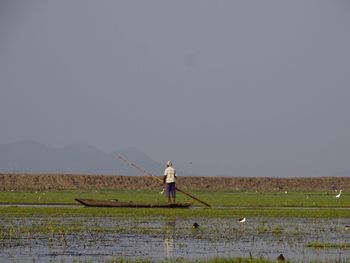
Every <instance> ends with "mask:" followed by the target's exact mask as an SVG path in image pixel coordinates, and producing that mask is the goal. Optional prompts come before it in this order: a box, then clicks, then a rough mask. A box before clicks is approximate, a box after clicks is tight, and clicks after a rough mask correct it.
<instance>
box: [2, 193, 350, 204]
mask: <svg viewBox="0 0 350 263" xmlns="http://www.w3.org/2000/svg"><path fill="white" fill-rule="evenodd" d="M191 194H192V195H194V196H195V197H197V198H199V199H200V200H203V201H205V202H207V203H209V204H210V205H212V206H216V207H222V206H233V207H322V208H326V207H329V208H340V207H342V208H346V207H349V208H350V194H348V193H346V192H345V193H344V192H343V193H342V196H341V197H340V198H335V195H336V193H329V192H267V193H258V192H203V191H201V192H191ZM75 198H87V199H101V200H110V199H118V200H123V201H133V202H145V203H147V202H148V203H164V202H165V200H166V198H165V196H164V195H161V194H159V192H157V191H152V190H114V191H113V190H84V191H79V190H69V191H3V192H0V203H6V202H9V203H11V202H15V203H22V202H24V203H26V202H30V203H65V204H76V201H75V200H74V199H75ZM177 201H178V202H191V203H193V204H194V205H198V206H200V205H201V204H200V203H198V202H197V201H195V200H193V199H191V198H190V197H188V196H186V195H184V194H181V193H178V194H177Z"/></svg>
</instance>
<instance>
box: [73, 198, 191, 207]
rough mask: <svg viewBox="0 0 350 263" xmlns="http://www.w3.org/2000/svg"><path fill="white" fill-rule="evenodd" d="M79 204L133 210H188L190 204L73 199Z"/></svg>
mask: <svg viewBox="0 0 350 263" xmlns="http://www.w3.org/2000/svg"><path fill="white" fill-rule="evenodd" d="M75 200H76V201H78V202H79V203H81V204H83V205H85V206H93V207H135V208H188V207H190V206H191V204H190V203H174V204H162V203H153V204H150V203H139V202H125V201H118V200H93V199H78V198H76V199H75Z"/></svg>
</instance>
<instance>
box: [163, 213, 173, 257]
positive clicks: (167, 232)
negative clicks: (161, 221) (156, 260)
mask: <svg viewBox="0 0 350 263" xmlns="http://www.w3.org/2000/svg"><path fill="white" fill-rule="evenodd" d="M174 235H175V220H172V221H166V222H165V227H164V249H165V254H166V257H167V258H172V257H173V256H174Z"/></svg>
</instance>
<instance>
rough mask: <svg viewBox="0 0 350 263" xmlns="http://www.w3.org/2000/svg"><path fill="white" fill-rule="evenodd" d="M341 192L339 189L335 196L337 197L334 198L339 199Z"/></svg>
mask: <svg viewBox="0 0 350 263" xmlns="http://www.w3.org/2000/svg"><path fill="white" fill-rule="evenodd" d="M341 191H343V190H342V189H340V191H339V194H337V195H336V196H335V198H339V197H340V196H341Z"/></svg>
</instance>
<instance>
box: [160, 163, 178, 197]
mask: <svg viewBox="0 0 350 263" xmlns="http://www.w3.org/2000/svg"><path fill="white" fill-rule="evenodd" d="M175 178H176V171H175V169H174V168H173V164H172V162H171V161H167V163H166V168H165V171H164V178H163V182H164V184H165V189H166V195H167V197H168V202H169V203H175V199H176V186H175Z"/></svg>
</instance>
